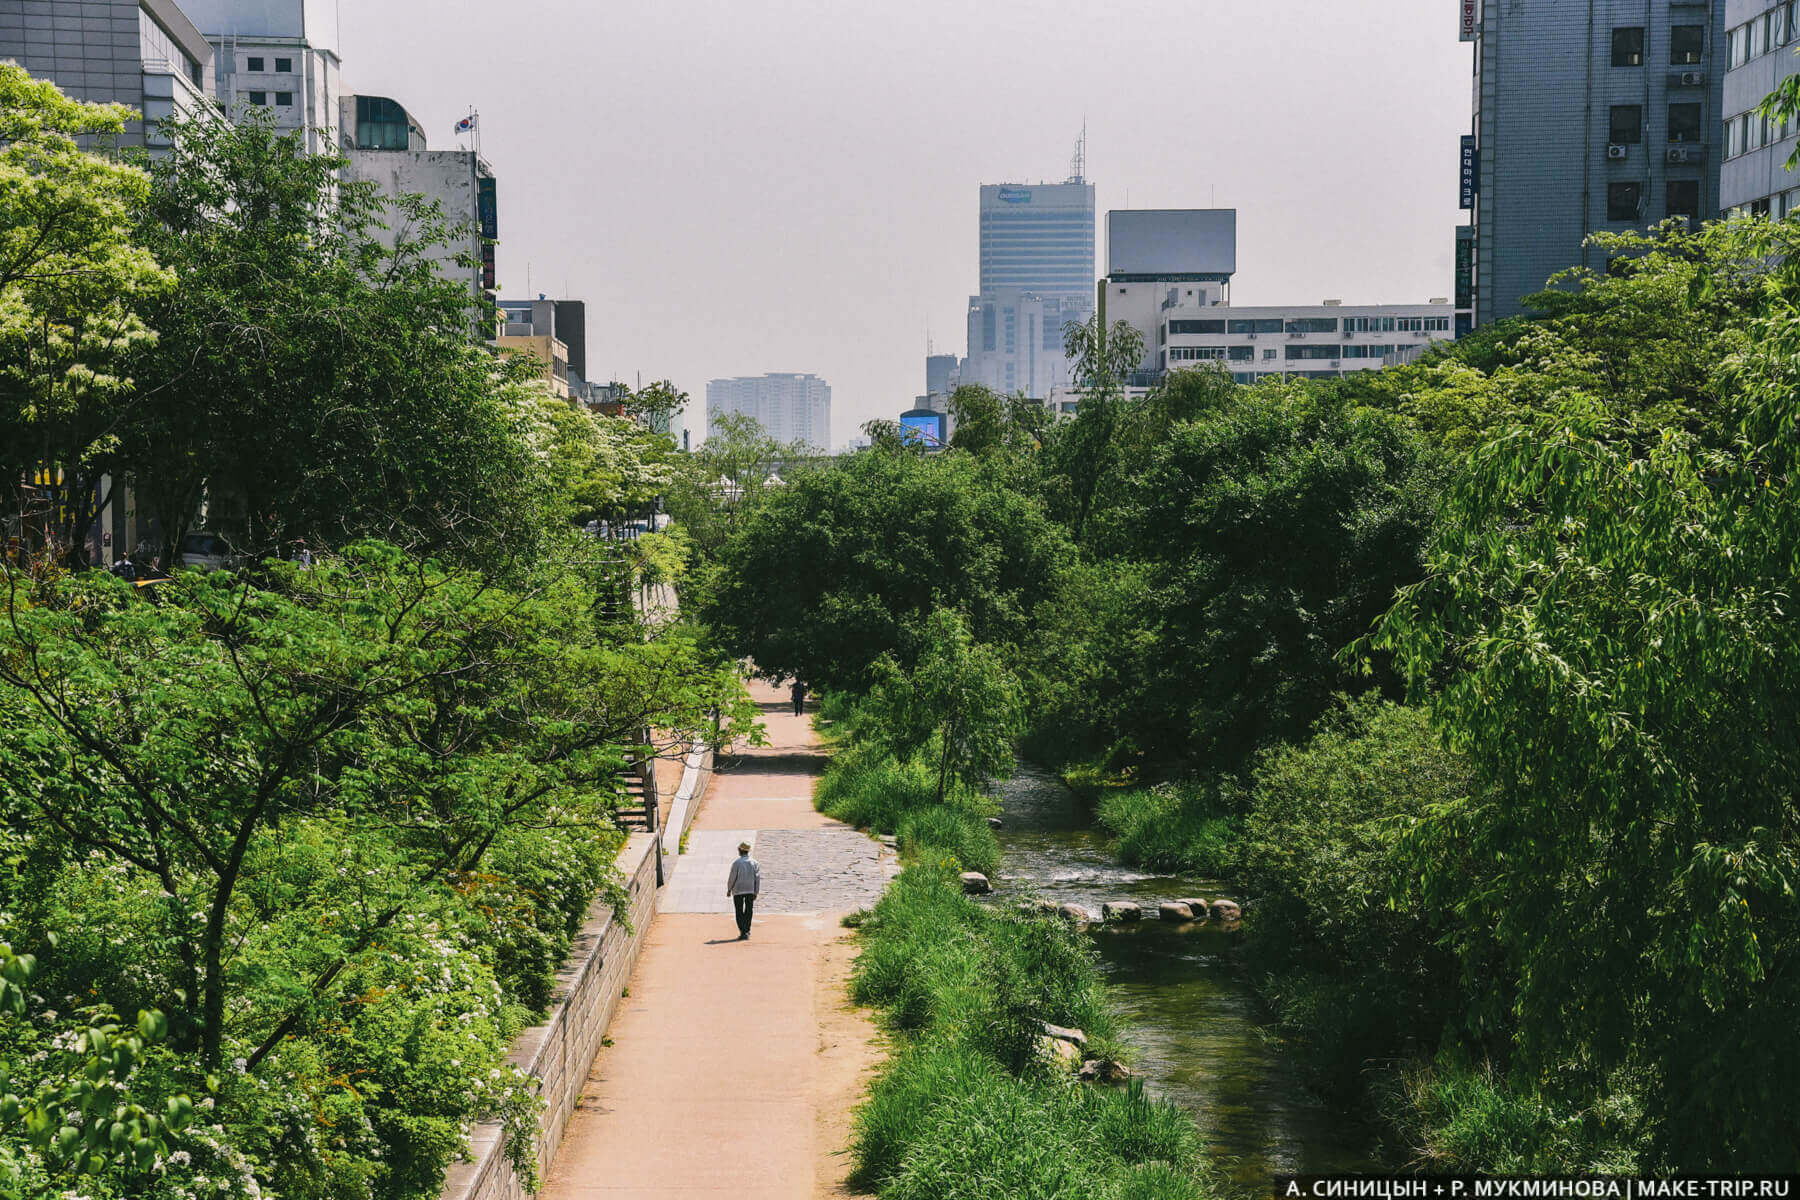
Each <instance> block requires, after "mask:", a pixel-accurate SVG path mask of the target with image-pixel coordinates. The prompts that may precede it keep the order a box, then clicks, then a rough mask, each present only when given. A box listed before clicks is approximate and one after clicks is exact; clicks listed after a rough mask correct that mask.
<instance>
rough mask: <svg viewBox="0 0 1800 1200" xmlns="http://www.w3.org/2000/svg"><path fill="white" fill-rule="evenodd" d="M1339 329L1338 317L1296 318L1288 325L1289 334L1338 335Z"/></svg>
mask: <svg viewBox="0 0 1800 1200" xmlns="http://www.w3.org/2000/svg"><path fill="white" fill-rule="evenodd" d="M1337 327H1338V323H1337V318H1336V317H1295V318H1293V319H1292V320H1290V321H1289V322H1288V323H1287V331H1288V332H1289V333H1336V332H1337ZM1331 357H1333V358H1336V357H1337V355H1335V354H1334V355H1332V356H1331Z"/></svg>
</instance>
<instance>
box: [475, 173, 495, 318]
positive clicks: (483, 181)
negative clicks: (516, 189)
mask: <svg viewBox="0 0 1800 1200" xmlns="http://www.w3.org/2000/svg"><path fill="white" fill-rule="evenodd" d="M475 203H476V212H477V214H478V216H479V217H480V220H481V286H482V287H484V288H486V289H487V290H488V291H490V292H491V291H493V290H494V285H495V283H496V281H497V278H498V272H496V270H495V268H494V243H495V242H496V241H498V240H499V238H500V198H499V188H498V186H497V185H496V184H495V182H494V177H493V176H492V175H483V176H481V178H480V180H479V182H478V184H477V193H476V201H475Z"/></svg>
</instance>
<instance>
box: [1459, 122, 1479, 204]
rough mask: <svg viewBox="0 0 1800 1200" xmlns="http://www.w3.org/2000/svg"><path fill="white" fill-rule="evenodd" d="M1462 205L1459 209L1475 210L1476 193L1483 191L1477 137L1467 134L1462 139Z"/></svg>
mask: <svg viewBox="0 0 1800 1200" xmlns="http://www.w3.org/2000/svg"><path fill="white" fill-rule="evenodd" d="M1461 178H1462V187H1461V196H1462V204H1461V205H1460V206H1459V207H1462V208H1467V209H1473V208H1474V207H1475V193H1476V192H1478V191H1480V190H1481V151H1479V150H1477V149H1476V148H1475V135H1474V134H1472V133H1465V134H1463V137H1462V176H1461Z"/></svg>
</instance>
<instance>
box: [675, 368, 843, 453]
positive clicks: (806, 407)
mask: <svg viewBox="0 0 1800 1200" xmlns="http://www.w3.org/2000/svg"><path fill="white" fill-rule="evenodd" d="M726 413H740V414H742V415H744V416H746V417H753V418H755V420H756V422H757V423H758V424H760V425H761V426H762V427H763V429H764V431H765V432H767V433H768V435H769V436H770V437H772V438H774V439H775V440H777V441H782V442H805V443H806V444H807V445H809V446H812V447H814V448H815V449H818V450H824V451H829V450H830V449H831V385H830V384H828V383H826V382H825V381H824V380H823V379H820V378H819V377H818V376H817V375H783V374H770V375H746V376H739V377H738V378H736V379H715V380H713V381H712V382H710V383H708V384H707V385H706V428H707V432H708V433H709V434H710V433H711V432H712V430H713V428H714V427H715V426H716V425H717V423H718V420H719V418H720V417H722V416H724V415H725V414H726Z"/></svg>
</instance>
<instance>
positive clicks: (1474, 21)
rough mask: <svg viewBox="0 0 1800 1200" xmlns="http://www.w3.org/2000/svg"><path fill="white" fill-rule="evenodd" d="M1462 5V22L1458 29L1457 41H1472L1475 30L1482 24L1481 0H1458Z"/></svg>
mask: <svg viewBox="0 0 1800 1200" xmlns="http://www.w3.org/2000/svg"><path fill="white" fill-rule="evenodd" d="M1456 2H1457V4H1459V5H1460V6H1461V7H1462V24H1461V27H1460V29H1459V30H1458V35H1459V36H1458V37H1457V39H1456V40H1457V41H1459V42H1472V41H1474V40H1475V30H1476V28H1477V27H1478V26H1479V25H1480V24H1481V0H1456Z"/></svg>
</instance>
